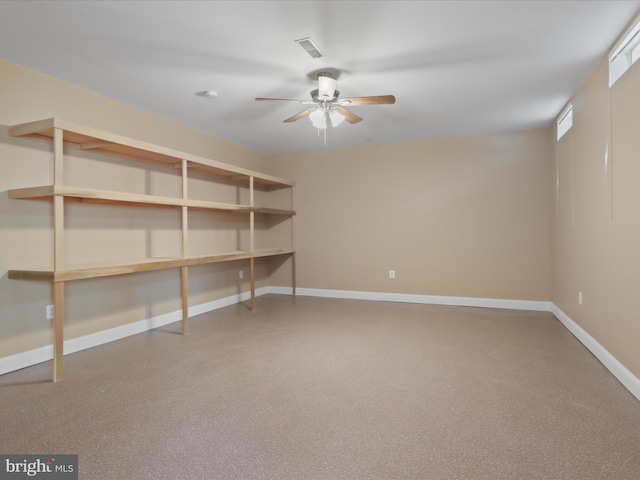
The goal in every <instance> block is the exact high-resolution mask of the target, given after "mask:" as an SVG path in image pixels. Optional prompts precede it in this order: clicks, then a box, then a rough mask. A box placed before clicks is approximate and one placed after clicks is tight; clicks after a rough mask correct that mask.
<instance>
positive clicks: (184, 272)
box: [180, 158, 189, 335]
mask: <svg viewBox="0 0 640 480" xmlns="http://www.w3.org/2000/svg"><path fill="white" fill-rule="evenodd" d="M187 179H188V177H187V161H186V160H185V159H184V158H183V159H182V199H183V200H186V199H187V183H188V181H187ZM188 255H189V208H188V207H187V206H186V205H183V206H182V258H183V259H185V258H187V256H188ZM180 283H181V286H182V334H183V335H187V334H188V333H189V268H188V267H187V266H186V265H183V266H182V267H180Z"/></svg>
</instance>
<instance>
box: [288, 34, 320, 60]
mask: <svg viewBox="0 0 640 480" xmlns="http://www.w3.org/2000/svg"><path fill="white" fill-rule="evenodd" d="M295 42H296V43H297V44H299V45H300V46H301V47H302V48H304V49H305V50H306V51H307V53H308V54H309V55H311V56H312V57H313V58H321V57H324V55H323V53H322V52H321V51H320V49H319V48H318V47H317V45H316V44H315V43H313V40H311V37H306V38H301V39H299V40H295Z"/></svg>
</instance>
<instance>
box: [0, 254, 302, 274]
mask: <svg viewBox="0 0 640 480" xmlns="http://www.w3.org/2000/svg"><path fill="white" fill-rule="evenodd" d="M291 253H294V250H293V249H292V248H274V249H265V250H257V251H254V252H247V251H241V250H238V251H234V252H227V253H219V254H213V255H200V256H194V257H188V258H169V259H147V260H143V261H139V262H131V263H123V264H114V265H101V266H93V267H82V268H70V269H67V270H61V271H53V270H9V278H10V279H11V280H32V281H41V282H43V281H44V282H69V281H73V280H84V279H89V278H99V277H110V276H115V275H128V274H131V273H140V272H149V271H153V270H166V269H169V268H178V267H188V266H194V265H206V264H209V263H220V262H229V261H233V260H242V259H248V258H258V257H270V256H276V255H287V254H291Z"/></svg>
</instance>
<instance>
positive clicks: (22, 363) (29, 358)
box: [0, 287, 291, 375]
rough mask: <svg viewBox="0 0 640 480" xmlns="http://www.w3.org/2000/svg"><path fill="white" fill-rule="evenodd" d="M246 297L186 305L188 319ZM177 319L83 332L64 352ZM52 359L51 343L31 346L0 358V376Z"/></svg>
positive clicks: (262, 292)
mask: <svg viewBox="0 0 640 480" xmlns="http://www.w3.org/2000/svg"><path fill="white" fill-rule="evenodd" d="M289 290H291V289H289ZM267 293H271V291H270V287H264V288H258V289H256V297H259V296H261V295H265V294H267ZM249 298H251V295H250V293H249V292H243V293H241V294H239V295H231V296H229V297H225V298H221V299H218V300H214V301H212V302H207V303H202V304H200V305H195V306H193V307H189V318H191V317H193V316H195V315H201V314H203V313H207V312H211V311H213V310H217V309H219V308H223V307H227V306H229V305H234V304H236V303H240V302H244V301H246V300H248V299H249ZM180 320H182V310H176V311H173V312H169V313H165V314H162V315H158V316H155V317H151V318H148V319H145V320H140V321H137V322H133V323H129V324H127V325H122V326H120V327H114V328H110V329H108V330H102V331H100V332H96V333H91V334H89V335H84V336H82V337H78V338H72V339H70V340H65V342H64V354H65V355H68V354H71V353H75V352H79V351H81V350H86V349H87V348H91V347H97V346H98V345H103V344H105V343H109V342H113V341H114V340H120V339H121V338H125V337H129V336H131V335H136V334H138V333H143V332H146V331H148V330H151V329H154V328H158V327H163V326H165V325H168V324H170V323H174V322H179V321H180ZM51 359H53V345H46V346H44V347H39V348H34V349H33V350H28V351H26V352H21V353H17V354H15V355H9V356H8V357H3V358H0V375H3V374H5V373H9V372H13V371H15V370H20V369H22V368H26V367H30V366H32V365H36V364H38V363H42V362H46V361H49V360H51Z"/></svg>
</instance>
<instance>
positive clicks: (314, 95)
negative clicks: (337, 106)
mask: <svg viewBox="0 0 640 480" xmlns="http://www.w3.org/2000/svg"><path fill="white" fill-rule="evenodd" d="M318 93H319V92H318V89H317V88H316V89H315V90H311V99H312V100H313V101H314V102H318V103H323V102H335V101H336V100H337V99H338V97H339V96H340V92H339V91H338V90H336V91H335V93H334V94H333V98H332V99H329V100H327V99H324V98H320V97H319V96H318Z"/></svg>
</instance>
